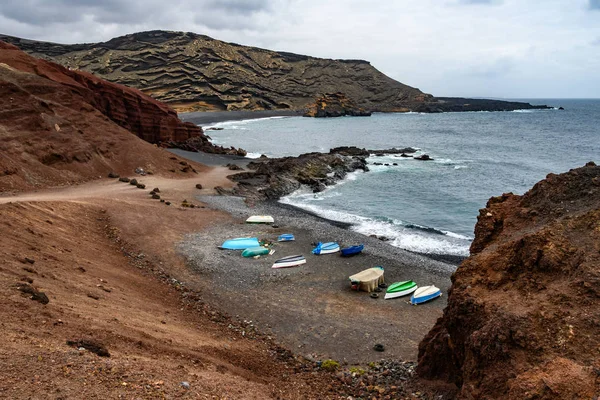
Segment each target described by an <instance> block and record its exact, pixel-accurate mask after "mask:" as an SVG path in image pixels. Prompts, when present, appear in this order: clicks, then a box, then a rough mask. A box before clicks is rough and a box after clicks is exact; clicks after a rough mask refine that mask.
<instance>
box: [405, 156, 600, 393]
mask: <svg viewBox="0 0 600 400" xmlns="http://www.w3.org/2000/svg"><path fill="white" fill-rule="evenodd" d="M599 332H600V167H598V166H596V165H595V164H594V163H588V164H587V165H586V166H585V167H582V168H578V169H573V170H571V171H569V172H567V173H564V174H560V175H554V174H550V175H548V176H547V177H546V179H544V180H542V181H541V182H539V183H537V184H536V185H535V186H534V187H533V188H532V189H531V190H530V191H528V192H527V193H525V194H524V195H523V196H517V195H513V194H511V193H509V194H504V195H502V196H500V197H494V198H491V199H490V200H489V201H488V203H487V206H486V208H484V209H482V210H481V211H480V214H479V217H478V222H477V225H476V227H475V240H474V241H473V244H472V246H471V256H470V257H469V258H468V259H467V260H465V261H464V262H463V263H462V265H461V266H460V267H459V268H458V270H457V271H456V272H455V274H454V275H453V277H452V288H451V290H450V293H449V297H448V306H447V308H446V309H445V310H444V315H443V317H441V318H440V319H439V320H438V321H437V323H436V325H435V326H434V328H433V329H432V330H431V331H430V332H429V334H428V335H427V336H426V337H425V339H424V340H423V341H422V342H421V344H420V346H419V365H418V369H417V371H418V373H419V375H420V376H421V377H424V378H427V379H437V380H445V381H447V382H451V383H454V384H455V385H456V386H458V388H459V390H460V395H459V397H460V398H464V399H475V398H508V399H557V398H560V399H584V398H585V399H592V398H594V395H598V394H599V393H600V379H599V377H600V335H599V334H598V333H599Z"/></svg>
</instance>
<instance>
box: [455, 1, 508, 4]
mask: <svg viewBox="0 0 600 400" xmlns="http://www.w3.org/2000/svg"><path fill="white" fill-rule="evenodd" d="M458 3H459V4H484V5H485V4H490V5H492V4H500V3H502V0H458Z"/></svg>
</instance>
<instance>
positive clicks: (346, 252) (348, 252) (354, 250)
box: [342, 244, 365, 257]
mask: <svg viewBox="0 0 600 400" xmlns="http://www.w3.org/2000/svg"><path fill="white" fill-rule="evenodd" d="M364 248H365V245H364V244H359V245H356V246H350V247H345V248H343V249H342V256H344V257H348V256H353V255H356V254H358V253H360V252H361V251H363V249H364Z"/></svg>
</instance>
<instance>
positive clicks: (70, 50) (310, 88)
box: [0, 31, 431, 111]
mask: <svg viewBox="0 0 600 400" xmlns="http://www.w3.org/2000/svg"><path fill="white" fill-rule="evenodd" d="M0 40H5V41H9V42H11V43H12V44H15V45H17V46H18V47H19V48H21V49H22V50H24V51H26V52H28V53H30V54H32V55H35V56H37V57H45V58H49V59H52V60H53V61H55V62H58V63H59V64H62V65H64V66H66V67H69V68H73V69H79V70H84V71H88V72H91V73H93V74H95V75H97V76H99V77H102V78H104V79H106V80H109V81H111V82H116V83H120V84H123V85H126V86H129V87H134V88H137V89H140V90H142V91H143V92H144V93H146V94H148V95H151V96H152V97H154V98H156V99H158V100H160V101H163V102H166V103H168V104H169V105H170V106H172V107H174V108H175V109H177V110H178V111H211V110H272V109H295V110H301V109H303V108H305V107H306V106H307V105H308V104H310V103H312V102H314V99H315V97H316V96H318V95H320V94H322V93H335V92H343V93H344V94H345V95H346V96H348V97H349V98H351V99H353V100H354V101H356V102H357V103H358V105H359V106H360V107H362V108H365V109H367V110H379V111H408V108H411V107H413V106H416V105H417V104H418V103H421V102H423V101H425V100H427V99H429V98H431V95H428V94H425V93H423V92H421V91H420V90H419V89H415V88H412V87H410V86H407V85H404V84H402V83H400V82H397V81H395V80H393V79H391V78H389V77H387V76H385V75H384V74H382V73H381V72H379V71H378V70H377V69H375V68H373V66H371V64H369V63H368V62H367V61H363V60H331V59H321V58H315V57H309V56H303V55H298V54H292V53H285V52H275V51H270V50H264V49H259V48H255V47H248V46H240V45H237V44H233V43H226V42H222V41H220V40H215V39H212V38H210V37H208V36H204V35H197V34H194V33H185V32H167V31H150V32H140V33H135V34H131V35H126V36H122V37H118V38H115V39H112V40H110V41H108V42H104V43H93V44H76V45H61V44H55V43H46V42H37V41H31V40H25V39H19V38H14V37H9V36H0Z"/></svg>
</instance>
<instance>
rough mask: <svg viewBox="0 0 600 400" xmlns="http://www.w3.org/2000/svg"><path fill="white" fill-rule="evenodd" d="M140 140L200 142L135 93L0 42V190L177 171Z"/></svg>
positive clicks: (194, 131) (194, 130)
mask: <svg viewBox="0 0 600 400" xmlns="http://www.w3.org/2000/svg"><path fill="white" fill-rule="evenodd" d="M136 135H137V136H136ZM140 138H142V139H146V140H147V141H148V142H154V143H157V142H162V141H164V140H169V141H182V140H205V141H206V142H207V143H208V139H207V138H206V137H205V136H204V135H203V134H202V130H201V129H200V128H199V127H197V126H195V125H193V124H186V123H183V122H182V121H180V120H179V119H178V118H177V115H176V113H175V112H174V111H173V110H172V109H170V108H169V107H167V106H165V105H163V104H161V103H159V102H158V101H156V100H153V99H151V98H150V97H148V96H146V95H144V94H142V93H140V92H139V91H137V90H135V89H129V88H126V87H123V86H121V85H116V84H113V83H109V82H106V81H103V80H101V79H98V78H96V77H94V76H92V75H90V74H88V73H82V72H76V71H69V70H68V69H66V68H64V67H62V66H60V65H57V64H54V63H52V62H48V61H44V60H39V59H36V58H33V57H31V56H29V55H27V54H25V53H23V52H22V51H20V50H19V49H18V48H16V47H14V46H12V45H9V44H6V43H3V42H0V192H2V191H20V190H26V189H32V188H41V187H48V186H56V185H64V184H71V183H76V182H83V181H86V180H90V179H97V178H98V177H103V176H106V173H107V172H109V171H115V172H117V173H125V174H131V173H133V171H134V169H135V168H136V167H142V168H144V169H146V170H148V171H152V172H154V173H164V174H167V175H178V174H181V173H182V171H181V170H182V168H181V165H179V160H176V158H175V157H173V156H172V154H170V153H168V152H167V151H165V150H162V149H160V148H158V147H156V146H153V145H152V144H150V143H148V142H146V141H144V140H142V139H140ZM208 145H210V143H208ZM196 168H199V167H198V166H196ZM187 171H191V169H190V168H188V169H187Z"/></svg>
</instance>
